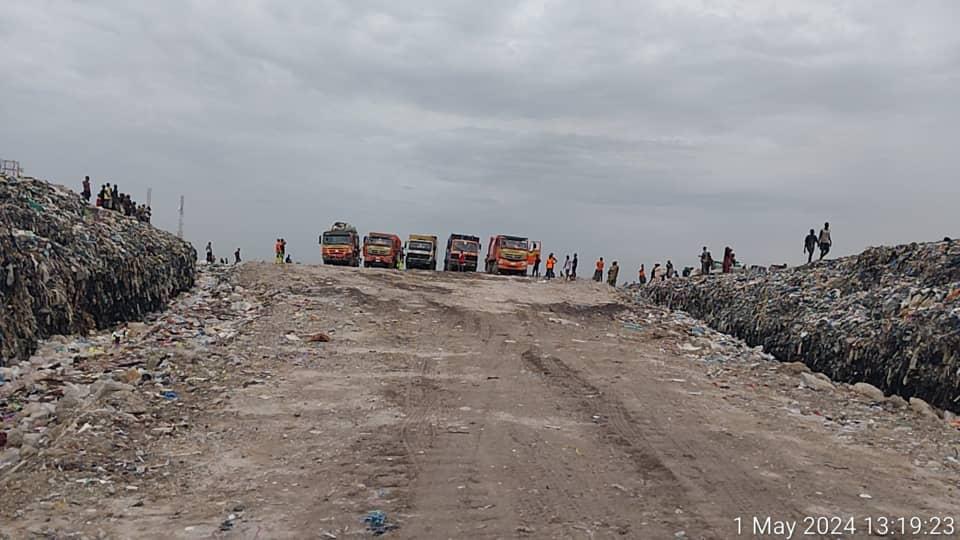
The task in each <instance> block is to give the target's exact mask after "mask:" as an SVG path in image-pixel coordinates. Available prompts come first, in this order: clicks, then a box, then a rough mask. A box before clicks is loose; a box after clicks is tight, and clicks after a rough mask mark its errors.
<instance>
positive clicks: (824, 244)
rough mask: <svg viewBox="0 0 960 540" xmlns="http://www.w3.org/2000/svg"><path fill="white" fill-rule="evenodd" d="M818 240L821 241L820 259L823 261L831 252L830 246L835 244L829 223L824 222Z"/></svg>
mask: <svg viewBox="0 0 960 540" xmlns="http://www.w3.org/2000/svg"><path fill="white" fill-rule="evenodd" d="M818 242H819V243H820V260H821V261H822V260H823V258H824V257H826V256H827V253H830V246H832V245H833V238H831V237H830V224H829V223H824V224H823V228H822V229H820V238H819V240H818Z"/></svg>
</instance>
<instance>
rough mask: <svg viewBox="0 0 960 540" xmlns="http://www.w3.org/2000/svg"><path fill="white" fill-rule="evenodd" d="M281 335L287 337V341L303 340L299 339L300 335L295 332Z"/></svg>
mask: <svg viewBox="0 0 960 540" xmlns="http://www.w3.org/2000/svg"><path fill="white" fill-rule="evenodd" d="M283 337H285V338H287V341H303V340H302V339H300V336H298V335H296V334H287V335H285V336H283Z"/></svg>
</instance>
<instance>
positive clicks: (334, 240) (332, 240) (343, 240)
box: [323, 234, 353, 246]
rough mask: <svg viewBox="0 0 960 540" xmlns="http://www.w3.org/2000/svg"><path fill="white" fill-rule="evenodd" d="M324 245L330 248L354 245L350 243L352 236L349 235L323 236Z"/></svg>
mask: <svg viewBox="0 0 960 540" xmlns="http://www.w3.org/2000/svg"><path fill="white" fill-rule="evenodd" d="M323 243H324V244H325V245H328V246H335V245H343V244H348V245H349V244H352V243H353V242H351V241H350V235H348V234H325V235H323Z"/></svg>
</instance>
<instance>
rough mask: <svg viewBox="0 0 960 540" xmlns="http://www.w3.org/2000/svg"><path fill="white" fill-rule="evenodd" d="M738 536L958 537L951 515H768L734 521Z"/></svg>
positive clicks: (787, 537) (954, 520)
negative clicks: (786, 517)
mask: <svg viewBox="0 0 960 540" xmlns="http://www.w3.org/2000/svg"><path fill="white" fill-rule="evenodd" d="M733 521H734V524H735V526H736V533H737V536H742V537H746V538H749V537H765V538H783V539H785V540H790V539H791V538H800V537H804V536H816V537H820V536H838V537H842V536H854V535H862V534H866V535H876V536H888V535H898V536H930V537H946V538H953V537H954V536H955V535H956V534H957V527H956V519H955V518H954V517H953V516H931V517H920V516H909V517H906V516H872V517H861V518H857V517H849V516H848V517H843V516H830V517H828V516H806V517H804V518H802V519H776V518H773V517H771V516H765V517H759V516H754V517H751V518H741V517H738V518H735V519H734V520H733Z"/></svg>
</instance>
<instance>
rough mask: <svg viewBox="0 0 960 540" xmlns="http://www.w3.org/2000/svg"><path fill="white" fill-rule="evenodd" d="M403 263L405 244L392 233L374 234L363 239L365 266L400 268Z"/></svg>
mask: <svg viewBox="0 0 960 540" xmlns="http://www.w3.org/2000/svg"><path fill="white" fill-rule="evenodd" d="M401 261H403V242H402V241H401V240H400V237H399V236H397V235H395V234H390V233H378V232H372V233H370V234H368V235H367V236H364V237H363V266H364V267H365V268H369V267H371V266H379V267H381V268H400V262H401Z"/></svg>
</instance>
